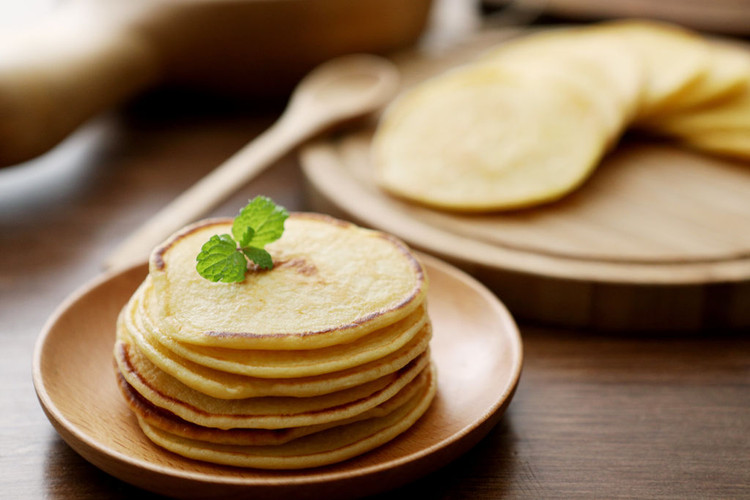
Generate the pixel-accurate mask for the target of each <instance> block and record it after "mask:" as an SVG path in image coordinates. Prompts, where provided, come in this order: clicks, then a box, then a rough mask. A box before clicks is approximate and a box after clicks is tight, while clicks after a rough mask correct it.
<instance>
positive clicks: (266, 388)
mask: <svg viewBox="0 0 750 500" xmlns="http://www.w3.org/2000/svg"><path fill="white" fill-rule="evenodd" d="M135 297H136V295H134V296H133V297H132V298H131V299H130V302H129V304H128V305H127V306H125V308H123V310H122V312H121V314H120V317H119V320H118V328H117V339H118V341H119V342H123V343H127V344H130V343H132V344H133V345H135V346H136V347H137V348H138V350H139V351H140V352H141V353H143V354H144V355H145V356H146V357H147V358H148V359H149V360H150V361H151V362H152V363H153V364H154V365H156V366H157V367H159V368H160V369H161V370H163V371H164V372H166V373H168V374H170V375H171V376H173V377H174V378H176V379H177V380H179V381H180V382H182V383H183V384H185V385H186V386H188V387H190V388H192V389H195V390H196V391H199V392H201V393H203V394H207V395H209V396H212V397H215V398H219V399H245V398H251V397H261V396H292V397H310V396H319V395H321V394H328V393H332V392H336V391H341V390H344V389H348V388H350V387H355V386H357V385H360V384H363V383H366V382H370V381H372V380H375V379H377V378H379V377H382V376H385V375H388V374H389V373H393V372H395V371H396V370H399V369H401V368H403V367H404V366H406V365H407V364H408V363H409V362H410V361H411V360H413V359H414V358H416V357H417V356H419V355H420V354H422V353H423V352H424V351H425V350H426V349H427V347H428V345H429V341H430V338H431V336H432V327H431V325H430V323H429V322H428V323H426V324H425V325H424V326H423V327H422V329H421V330H420V331H419V332H418V334H417V335H416V336H414V337H413V338H412V339H411V340H410V341H409V342H407V343H406V344H405V345H404V346H403V347H401V348H400V349H398V350H396V351H395V352H393V353H391V354H389V355H387V356H385V357H383V358H380V359H376V360H374V361H370V362H368V363H364V364H362V365H360V366H355V367H352V368H347V369H345V370H340V371H336V372H332V373H328V374H323V375H315V376H310V377H300V378H282V379H271V378H260V377H249V376H245V375H237V374H234V373H227V372H223V371H219V370H215V369H213V368H207V367H205V366H202V365H199V364H196V363H194V362H192V361H189V360H186V359H184V358H182V357H180V356H177V355H176V354H174V353H173V352H172V351H170V350H168V349H167V348H165V347H164V346H163V345H161V343H158V342H156V343H154V342H151V341H150V340H149V339H148V338H147V337H146V336H145V335H144V333H143V326H142V324H141V317H140V316H139V315H137V314H133V311H135V310H137V309H136V308H134V307H132V303H133V302H134V299H135Z"/></svg>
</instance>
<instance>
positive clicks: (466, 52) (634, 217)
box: [301, 34, 750, 330]
mask: <svg viewBox="0 0 750 500" xmlns="http://www.w3.org/2000/svg"><path fill="white" fill-rule="evenodd" d="M501 36H502V35H493V34H491V35H485V36H483V37H480V38H479V39H476V40H473V41H472V43H469V44H465V45H463V46H462V47H460V50H458V51H453V52H451V53H450V54H449V56H448V57H430V56H423V55H416V54H411V55H408V56H405V57H404V58H403V59H402V60H401V61H400V64H401V67H402V68H403V70H404V73H405V75H406V84H405V85H411V84H413V83H414V82H416V81H419V80H420V79H421V78H424V77H425V76H428V75H430V74H433V73H434V72H437V71H441V70H443V69H445V68H447V67H450V66H452V65H454V64H457V63H460V62H463V61H467V60H469V59H470V58H471V57H472V56H473V55H474V54H476V53H478V52H480V51H481V50H483V49H484V48H486V47H487V45H488V44H492V43H497V42H498V41H499V40H500V38H498V37H501ZM373 131H374V124H371V125H370V126H369V127H368V128H364V129H360V130H357V131H354V132H350V133H348V134H346V135H342V136H338V137H334V138H328V139H326V140H323V141H320V142H317V143H314V144H311V145H309V146H308V147H306V148H305V149H304V150H303V151H302V153H301V162H302V167H303V172H304V174H305V178H306V180H307V181H308V185H309V187H310V192H311V202H312V203H313V206H314V208H316V209H317V210H322V211H327V212H330V213H333V214H335V215H338V216H342V217H346V218H348V219H351V220H354V221H355V222H357V223H359V224H362V225H365V226H370V227H374V228H378V229H381V230H384V231H387V232H390V233H392V234H394V235H396V236H398V237H400V238H402V239H404V240H405V241H406V242H407V243H409V244H410V245H412V246H414V247H416V248H418V249H420V250H422V251H425V252H428V253H432V254H434V255H437V256H439V257H440V258H442V259H445V260H447V261H449V262H452V263H453V264H455V265H457V266H459V267H461V268H463V269H464V270H466V271H468V272H469V273H471V274H473V275H474V276H476V277H477V278H478V279H480V280H481V281H483V282H484V283H485V284H487V285H488V286H489V287H490V288H491V289H492V290H493V291H494V292H495V293H497V295H498V296H499V297H500V299H501V300H502V301H503V302H505V304H507V305H508V307H509V309H510V310H511V312H512V313H513V314H514V315H515V316H516V317H518V318H520V319H526V320H535V321H540V322H546V323H553V324H557V325H565V326H576V327H580V326H586V327H593V328H597V329H605V330H652V329H656V330H697V329H707V328H714V327H728V328H747V327H750V165H748V164H747V163H742V162H734V161H729V160H726V159H720V158H717V157H711V156H706V155H700V154H698V153H695V152H692V151H688V150H686V149H681V148H680V147H679V146H677V145H673V144H669V143H666V142H661V143H660V142H647V141H646V140H644V139H637V138H626V139H624V140H623V141H622V142H621V144H619V145H618V147H617V148H616V149H615V150H614V151H613V152H612V153H611V154H610V155H608V156H607V157H606V158H605V159H604V161H603V162H602V164H601V165H600V166H599V167H598V168H597V170H596V171H595V172H594V175H593V176H592V177H591V178H590V179H589V181H587V182H586V183H585V184H584V185H583V186H582V188H580V189H579V190H578V191H577V192H575V193H573V194H572V195H570V196H568V197H566V198H564V199H563V200H561V201H559V202H557V203H554V204H551V205H548V206H544V207H540V208H535V209H528V210H522V211H516V212H511V213H501V214H492V215H458V214H451V213H447V212H440V211H436V210H432V209H427V208H424V207H420V206H417V205H414V204H411V203H408V202H405V201H402V200H399V199H396V198H394V197H392V196H390V195H388V194H386V193H385V192H383V191H382V190H380V189H379V188H378V187H377V186H376V185H375V182H374V179H373V175H372V166H371V164H370V162H369V149H370V141H371V138H372V133H373Z"/></svg>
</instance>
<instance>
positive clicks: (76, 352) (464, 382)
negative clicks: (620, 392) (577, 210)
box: [33, 256, 522, 500]
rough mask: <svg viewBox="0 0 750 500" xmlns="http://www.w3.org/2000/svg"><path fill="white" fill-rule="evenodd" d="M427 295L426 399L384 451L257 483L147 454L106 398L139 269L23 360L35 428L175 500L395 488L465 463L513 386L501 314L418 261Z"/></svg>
mask: <svg viewBox="0 0 750 500" xmlns="http://www.w3.org/2000/svg"><path fill="white" fill-rule="evenodd" d="M424 263H425V265H426V268H427V272H428V273H429V276H430V289H429V292H428V295H427V300H428V307H429V314H430V318H431V320H432V323H433V338H432V340H431V341H430V346H431V352H432V357H433V360H434V362H435V365H436V367H437V373H438V392H437V395H436V397H435V400H434V401H433V403H432V405H431V406H430V408H429V409H428V410H427V412H426V413H425V414H424V415H423V416H422V418H421V419H420V420H419V421H418V422H417V423H416V424H415V425H414V426H413V427H411V428H410V429H409V430H407V431H406V432H405V433H404V434H402V435H400V436H398V437H397V438H396V439H394V440H393V441H391V442H389V443H386V444H385V445H383V446H381V447H380V448H377V449H375V450H373V451H371V452H369V453H366V454H364V455H361V456H359V457H356V458H353V459H351V460H347V461H344V462H341V463H338V464H334V465H331V466H327V467H318V468H314V469H307V470H299V471H264V470H256V469H243V468H235V467H223V466H219V465H213V464H208V463H202V462H198V461H194V460H189V459H186V458H183V457H180V456H178V455H174V454H172V453H170V452H168V451H165V450H163V449H161V448H158V447H157V446H155V445H153V444H152V443H151V442H150V441H149V440H148V439H147V438H146V437H145V435H144V434H143V433H142V432H141V429H140V428H139V427H138V423H137V422H136V420H135V417H134V416H133V414H132V412H131V411H130V409H129V408H128V405H127V404H126V403H125V400H124V399H123V397H122V394H121V393H120V390H119V389H118V387H117V382H116V379H115V371H114V370H115V367H114V361H113V354H112V350H113V347H114V341H115V322H116V319H117V314H118V312H119V311H120V309H121V308H122V306H123V305H124V304H125V303H126V302H127V300H128V298H129V297H130V296H131V294H132V293H133V292H134V291H135V289H136V288H137V287H138V285H139V284H140V283H141V281H143V279H144V277H145V276H146V274H147V272H148V269H147V266H146V265H145V264H143V265H139V266H137V267H133V268H129V269H126V270H124V271H121V272H117V273H112V274H108V275H104V276H103V277H101V278H99V279H96V280H95V281H94V282H92V283H90V284H88V285H85V286H84V287H83V288H82V289H81V290H79V291H77V292H76V293H74V294H73V295H72V296H71V297H70V298H69V299H68V300H66V301H65V302H64V303H63V304H62V305H60V307H59V308H58V310H57V311H56V312H55V313H54V314H53V315H52V316H51V317H50V319H49V320H48V322H47V324H46V325H45V327H44V329H43V331H42V333H41V335H40V336H39V339H38V340H37V343H36V347H35V350H34V364H33V375H34V387H35V389H36V391H37V395H38V397H39V401H40V402H41V404H42V408H43V409H44V411H45V413H46V414H47V417H48V418H49V420H50V422H51V423H52V424H53V425H54V427H55V429H56V430H57V431H58V432H59V433H60V435H61V436H62V438H63V439H64V440H65V441H66V442H67V443H68V444H69V445H70V446H71V447H72V448H73V449H75V450H76V451H77V452H78V453H79V454H81V455H82V456H83V457H84V458H85V459H86V460H88V461H89V462H91V463H92V464H94V465H96V466H97V467H99V468H101V469H102V470H104V471H105V472H107V473H109V474H111V475H113V476H115V477H117V478H119V479H122V480H123V481H127V482H129V483H132V484H134V485H136V486H139V487H141V488H145V489H147V490H150V491H154V492H157V493H161V494H164V495H168V496H170V497H177V498H212V499H219V498H252V499H255V500H262V499H273V500H283V499H294V500H304V499H327V500H335V499H343V498H356V497H359V496H364V495H366V494H375V493H378V492H381V491H383V490H386V489H389V488H396V487H398V486H400V485H402V484H404V483H406V482H408V481H412V480H414V479H416V478H418V477H420V476H422V475H424V474H427V473H429V472H431V471H433V470H435V469H437V468H439V467H441V466H443V465H445V464H446V463H448V462H449V461H450V460H453V459H454V458H456V457H457V456H459V455H460V454H462V453H464V452H465V451H467V450H468V449H469V448H470V447H472V446H473V445H474V444H476V443H477V442H478V441H479V440H480V439H481V438H482V437H484V436H485V434H487V432H489V431H490V430H491V429H492V427H493V426H494V425H495V424H496V423H497V422H498V420H499V419H500V417H501V416H502V414H503V413H504V411H505V409H506V407H507V406H508V404H509V403H510V400H511V398H512V396H513V393H514V391H515V389H516V385H517V384H518V379H519V376H520V373H521V365H522V348H521V339H520V336H519V333H518V329H517V327H516V325H515V323H514V321H513V318H512V317H511V316H510V314H509V313H508V311H507V309H506V308H505V307H504V306H503V304H502V303H501V302H500V301H498V300H497V298H496V297H495V296H494V295H493V294H492V293H491V292H490V291H488V290H487V289H486V288H485V287H484V286H482V285H481V284H480V283H478V282H477V281H476V280H474V279H473V278H471V277H470V276H467V275H466V274H465V273H463V272H461V271H459V270H457V269H456V268H454V267H452V266H450V265H448V264H446V263H444V262H441V261H438V260H436V259H434V258H431V257H429V256H425V257H424Z"/></svg>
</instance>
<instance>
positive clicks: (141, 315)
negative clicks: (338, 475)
mask: <svg viewBox="0 0 750 500" xmlns="http://www.w3.org/2000/svg"><path fill="white" fill-rule="evenodd" d="M230 228H231V220H210V221H204V222H201V223H198V224H196V225H193V226H191V227H188V228H186V229H185V230H183V231H181V232H179V233H177V234H176V235H174V236H173V237H172V238H170V240H168V241H167V242H166V243H164V244H163V245H162V246H161V247H159V248H157V249H156V250H155V251H154V252H153V253H152V256H151V260H150V265H149V275H148V277H147V278H146V279H145V280H144V282H143V283H142V284H141V286H140V287H139V288H138V290H137V291H136V292H135V294H134V295H133V296H132V298H131V299H130V301H129V302H128V303H127V305H126V306H125V307H124V308H123V310H122V312H121V314H120V317H119V320H118V324H117V341H116V344H115V349H114V352H115V359H116V365H117V376H118V380H119V384H120V387H121V389H122V392H123V394H124V395H125V397H126V400H127V402H128V404H129V405H130V407H131V409H132V410H133V412H134V413H135V415H136V417H137V419H138V423H139V424H140V427H141V428H142V429H143V431H144V433H145V434H146V436H148V438H149V439H151V440H152V441H153V442H154V443H156V444H158V445H160V446H162V447H164V448H166V449H168V450H171V451H172V452H174V453H177V454H179V455H182V456H185V457H189V458H194V459H198V460H203V461H208V462H213V463H219V464H226V465H234V466H243V467H255V468H264V469H297V468H305V467H316V466H321V465H326V464H330V463H334V462H338V461H341V460H346V459H348V458H351V457H354V456H356V455H359V454H361V453H364V452H366V451H369V450H371V449H373V448H375V447H377V446H380V445H382V444H383V443H385V442H387V441H389V440H391V439H393V438H394V437H396V436H397V435H398V434H400V433H402V432H403V431H405V430H406V429H408V428H409V427H410V426H411V425H412V424H414V423H415V422H416V421H417V419H418V418H419V417H420V416H421V415H422V414H423V413H424V412H425V411H426V409H427V408H428V406H429V404H430V402H431V401H432V399H433V396H434V394H435V391H436V377H435V373H434V367H433V365H432V363H431V360H430V353H429V340H430V337H431V332H432V330H431V325H430V321H429V318H428V316H427V311H426V304H425V296H426V292H427V277H426V274H425V270H424V268H423V267H422V265H421V264H420V262H419V261H418V259H417V258H416V257H415V256H414V254H413V253H411V251H410V250H409V249H408V248H407V247H406V246H405V245H404V244H403V243H402V242H400V241H398V240H396V239H395V238H392V237H390V236H388V235H385V234H383V233H380V232H377V231H371V230H366V229H363V228H359V227H357V226H354V225H352V224H349V223H345V222H342V221H339V220H336V219H332V218H330V217H326V216H321V215H314V214H292V215H291V216H290V217H289V219H288V220H287V221H286V228H285V232H284V234H283V236H282V237H281V238H280V239H279V240H278V241H276V242H274V243H272V244H270V245H268V246H267V247H266V249H267V250H268V251H269V252H270V254H271V255H272V257H273V260H274V268H273V269H272V270H268V271H265V270H259V269H252V268H251V269H250V270H249V272H248V274H247V276H246V279H245V280H244V281H243V282H241V283H230V284H228V283H215V282H211V281H208V280H206V279H204V278H202V277H200V276H199V275H198V273H197V272H196V270H195V258H196V255H198V253H199V252H200V248H201V246H202V244H203V243H205V242H206V241H207V240H208V239H209V238H210V237H211V236H212V235H214V234H221V233H229V232H230Z"/></svg>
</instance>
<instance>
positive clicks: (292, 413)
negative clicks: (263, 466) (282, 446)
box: [115, 341, 429, 429]
mask: <svg viewBox="0 0 750 500" xmlns="http://www.w3.org/2000/svg"><path fill="white" fill-rule="evenodd" d="M115 360H116V362H117V366H118V369H119V373H120V375H121V376H122V377H123V378H124V379H125V381H127V383H128V384H129V385H130V386H131V387H132V388H133V389H134V390H135V391H137V392H138V393H139V394H140V395H141V396H142V397H143V398H144V399H146V400H148V401H149V402H150V403H151V404H153V405H154V406H157V407H159V408H163V409H164V410H167V411H169V412H170V413H173V414H175V415H176V416H178V417H180V418H181V419H183V420H186V421H188V422H191V423H193V424H196V425H200V426H205V427H213V428H219V429H230V428H263V429H281V428H285V427H298V426H308V425H316V424H321V423H328V422H332V421H336V420H341V419H344V418H349V417H352V416H355V415H357V414H359V413H362V412H364V411H367V410H370V409H372V408H374V407H375V406H377V405H379V404H381V403H383V402H385V401H387V400H388V399H390V398H391V397H393V396H394V395H395V394H396V393H398V392H399V391H400V390H401V389H403V388H404V387H405V386H407V385H408V384H409V383H410V382H411V381H412V380H414V378H415V377H417V375H418V374H419V373H420V372H421V371H422V370H423V369H424V367H425V366H427V364H428V363H429V351H426V352H425V353H423V354H422V355H420V356H418V357H417V358H416V359H414V360H413V361H411V362H410V363H409V364H407V365H406V366H405V367H403V368H402V369H400V370H397V371H396V372H394V373H390V374H388V375H385V376H383V377H380V378H378V379H375V380H373V381H370V382H365V383H364V384H361V385H358V386H355V387H351V388H349V389H344V390H342V391H337V392H333V393H328V394H322V395H320V396H311V397H304V398H295V397H257V398H247V399H232V400H227V399H217V398H213V397H211V396H208V395H206V394H203V393H201V392H199V391H196V390H194V389H191V388H189V387H187V386H186V385H184V384H182V383H181V382H179V381H178V380H177V379H175V378H174V377H171V376H170V375H168V374H166V373H164V372H163V371H162V370H160V369H159V368H158V367H156V366H155V365H154V364H152V363H151V362H150V361H149V360H148V358H146V357H145V356H144V355H143V354H142V353H140V351H139V350H138V349H137V348H135V347H134V346H133V345H131V344H128V343H127V342H126V341H118V342H117V344H116V345H115Z"/></svg>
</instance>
